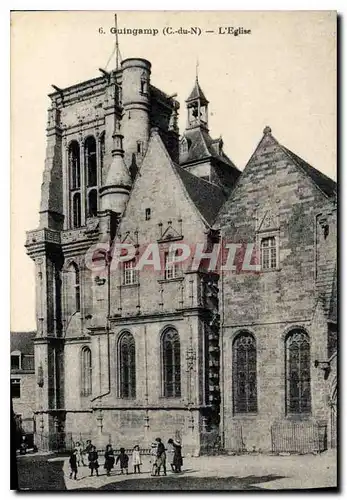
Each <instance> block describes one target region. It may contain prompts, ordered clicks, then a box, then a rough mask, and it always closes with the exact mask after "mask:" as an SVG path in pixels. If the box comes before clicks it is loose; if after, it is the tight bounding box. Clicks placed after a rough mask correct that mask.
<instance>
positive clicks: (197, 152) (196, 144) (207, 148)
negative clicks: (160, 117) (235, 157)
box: [182, 127, 239, 171]
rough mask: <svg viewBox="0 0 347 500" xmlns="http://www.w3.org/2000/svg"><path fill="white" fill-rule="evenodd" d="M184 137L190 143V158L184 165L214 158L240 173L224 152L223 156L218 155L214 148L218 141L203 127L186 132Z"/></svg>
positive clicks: (188, 157)
mask: <svg viewBox="0 0 347 500" xmlns="http://www.w3.org/2000/svg"><path fill="white" fill-rule="evenodd" d="M184 137H185V138H186V139H187V141H188V144H189V151H188V156H187V158H186V159H185V160H184V162H182V165H185V164H187V163H191V162H194V161H197V160H202V159H204V158H211V157H212V158H215V159H217V160H219V161H221V162H223V163H226V164H227V165H229V166H230V167H233V168H234V169H236V170H237V171H239V170H238V169H237V168H236V166H235V165H234V164H233V162H232V161H231V160H230V159H229V158H228V157H227V155H226V154H225V153H224V152H222V154H218V153H217V151H216V150H215V149H214V147H213V143H215V142H216V140H213V139H212V137H211V136H210V134H209V133H208V132H207V130H204V129H203V128H201V127H196V128H193V129H190V130H186V131H185V132H184Z"/></svg>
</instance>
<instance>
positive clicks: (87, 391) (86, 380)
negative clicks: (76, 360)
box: [81, 347, 92, 396]
mask: <svg viewBox="0 0 347 500" xmlns="http://www.w3.org/2000/svg"><path fill="white" fill-rule="evenodd" d="M91 393H92V352H91V350H90V349H89V347H83V348H82V352H81V395H82V396H90V395H91Z"/></svg>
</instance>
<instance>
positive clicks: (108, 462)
mask: <svg viewBox="0 0 347 500" xmlns="http://www.w3.org/2000/svg"><path fill="white" fill-rule="evenodd" d="M113 466H114V452H113V448H112V445H111V444H108V445H107V446H106V450H105V465H104V469H106V475H107V476H109V475H110V471H111V469H113Z"/></svg>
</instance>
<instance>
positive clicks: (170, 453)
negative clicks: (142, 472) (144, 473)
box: [166, 438, 175, 472]
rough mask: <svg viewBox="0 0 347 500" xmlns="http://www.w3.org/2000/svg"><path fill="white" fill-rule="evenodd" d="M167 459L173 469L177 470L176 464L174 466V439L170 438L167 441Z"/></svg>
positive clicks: (173, 470)
mask: <svg viewBox="0 0 347 500" xmlns="http://www.w3.org/2000/svg"><path fill="white" fill-rule="evenodd" d="M166 455H167V461H168V462H169V464H170V465H171V470H172V472H175V466H174V455H175V448H174V445H173V439H171V438H170V439H169V440H168V442H167V454H166Z"/></svg>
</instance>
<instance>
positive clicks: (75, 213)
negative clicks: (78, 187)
mask: <svg viewBox="0 0 347 500" xmlns="http://www.w3.org/2000/svg"><path fill="white" fill-rule="evenodd" d="M72 225H73V227H74V228H77V227H81V195H80V193H75V194H74V195H73V198H72Z"/></svg>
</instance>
